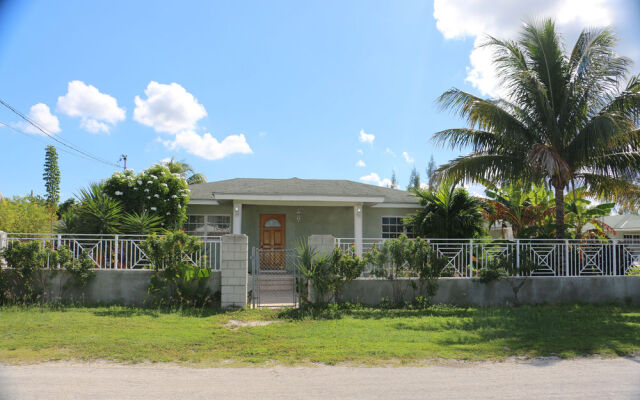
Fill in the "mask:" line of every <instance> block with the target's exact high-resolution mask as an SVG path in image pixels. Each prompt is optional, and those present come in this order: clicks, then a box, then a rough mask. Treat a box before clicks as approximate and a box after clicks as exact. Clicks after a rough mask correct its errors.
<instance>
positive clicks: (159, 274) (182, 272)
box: [141, 231, 213, 307]
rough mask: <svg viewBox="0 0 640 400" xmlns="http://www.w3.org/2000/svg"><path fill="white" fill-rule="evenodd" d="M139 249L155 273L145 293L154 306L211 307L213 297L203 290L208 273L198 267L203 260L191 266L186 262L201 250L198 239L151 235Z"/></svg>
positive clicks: (181, 236)
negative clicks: (149, 261)
mask: <svg viewBox="0 0 640 400" xmlns="http://www.w3.org/2000/svg"><path fill="white" fill-rule="evenodd" d="M141 246H142V249H143V251H144V252H145V254H146V255H147V256H148V257H149V259H150V260H151V267H152V268H153V269H154V270H155V272H154V274H153V276H152V277H151V282H150V283H149V287H148V293H149V295H150V296H151V298H152V299H153V301H154V302H155V303H156V304H158V305H168V306H188V307H204V306H208V305H211V303H212V302H213V294H212V293H211V290H210V289H209V288H208V287H207V283H208V281H209V278H210V277H211V270H209V269H208V268H206V267H204V266H202V265H204V264H203V263H204V260H200V264H198V265H194V264H193V263H192V261H191V259H190V258H191V257H192V256H193V255H194V254H197V253H199V252H200V249H201V247H202V243H201V242H200V240H199V239H198V238H195V237H192V236H189V235H187V234H186V233H184V232H182V231H177V232H171V233H169V234H167V235H166V236H163V237H159V236H156V235H151V236H149V237H148V238H147V240H145V241H144V242H142V244H141ZM187 260H188V261H187Z"/></svg>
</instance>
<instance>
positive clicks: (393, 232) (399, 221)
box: [382, 217, 415, 239]
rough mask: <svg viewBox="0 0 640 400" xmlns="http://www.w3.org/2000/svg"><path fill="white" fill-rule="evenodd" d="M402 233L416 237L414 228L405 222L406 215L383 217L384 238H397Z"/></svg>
mask: <svg viewBox="0 0 640 400" xmlns="http://www.w3.org/2000/svg"><path fill="white" fill-rule="evenodd" d="M402 234H405V235H407V236H408V237H410V238H413V237H415V235H414V234H413V229H411V227H409V226H406V225H405V224H404V217H382V238H383V239H395V238H397V237H399V236H400V235H402Z"/></svg>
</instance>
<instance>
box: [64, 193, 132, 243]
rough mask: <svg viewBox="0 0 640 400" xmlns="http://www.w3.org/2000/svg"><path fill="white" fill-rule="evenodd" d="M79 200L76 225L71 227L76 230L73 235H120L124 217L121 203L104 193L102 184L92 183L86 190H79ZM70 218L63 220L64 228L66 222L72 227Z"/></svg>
mask: <svg viewBox="0 0 640 400" xmlns="http://www.w3.org/2000/svg"><path fill="white" fill-rule="evenodd" d="M79 200H80V204H79V205H78V206H77V209H76V212H77V217H76V218H77V219H76V220H75V221H74V223H76V224H77V225H76V226H72V229H74V230H76V232H75V233H78V232H80V233H97V234H113V233H120V225H121V224H122V218H123V215H124V210H123V208H122V203H120V202H119V201H118V200H115V199H114V198H112V197H111V196H109V195H108V194H107V193H106V192H105V185H104V184H103V183H92V184H90V185H89V187H88V188H83V189H81V190H80V195H79ZM67 217H69V219H68V220H67ZM72 218H73V217H71V216H65V218H63V223H64V226H65V227H66V226H67V222H69V223H70V224H71V225H73V223H71V221H72Z"/></svg>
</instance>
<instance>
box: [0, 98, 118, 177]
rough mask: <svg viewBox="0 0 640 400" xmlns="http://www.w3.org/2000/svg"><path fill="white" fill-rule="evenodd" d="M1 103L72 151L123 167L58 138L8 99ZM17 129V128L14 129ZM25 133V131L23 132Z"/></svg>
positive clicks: (0, 101)
mask: <svg viewBox="0 0 640 400" xmlns="http://www.w3.org/2000/svg"><path fill="white" fill-rule="evenodd" d="M0 104H1V105H3V106H4V107H6V108H7V109H9V110H10V111H11V112H13V113H14V114H16V115H18V116H19V117H20V118H22V119H23V120H25V121H26V122H27V123H28V124H29V125H31V126H33V127H34V128H36V129H37V130H39V131H40V132H42V133H43V134H44V135H46V136H47V137H49V138H50V139H52V140H54V141H55V142H57V143H59V144H60V145H62V146H64V147H66V148H68V149H69V150H71V151H74V152H76V153H78V154H81V155H83V156H84V157H85V158H88V159H91V160H93V161H97V162H100V163H102V164H106V165H110V166H112V167H116V168H122V165H119V164H116V163H113V162H111V161H108V160H105V159H103V158H101V157H98V156H96V155H93V154H91V153H89V152H87V151H85V150H82V149H80V148H78V147H76V146H75V145H73V144H71V142H68V141H65V140H62V138H58V137H56V136H55V135H53V134H51V133H49V132H47V131H46V130H45V129H44V128H42V127H41V126H40V125H38V124H37V123H36V122H35V121H33V120H31V118H29V117H27V116H26V115H25V114H23V113H21V112H20V111H18V110H17V109H15V108H14V107H13V106H11V105H10V104H9V103H7V102H6V101H4V100H2V99H0ZM3 125H5V126H8V127H10V126H9V125H7V124H3ZM10 128H12V129H14V128H13V127H10ZM14 130H15V129H14ZM22 133H24V132H22ZM25 134H26V133H25Z"/></svg>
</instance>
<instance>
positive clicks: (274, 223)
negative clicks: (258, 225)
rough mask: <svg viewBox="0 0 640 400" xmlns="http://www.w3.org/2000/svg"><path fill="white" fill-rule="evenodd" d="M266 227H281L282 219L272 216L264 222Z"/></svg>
mask: <svg viewBox="0 0 640 400" xmlns="http://www.w3.org/2000/svg"><path fill="white" fill-rule="evenodd" d="M264 227H265V228H280V221H278V220H277V219H275V218H271V219H269V220H267V222H265V223H264Z"/></svg>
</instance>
